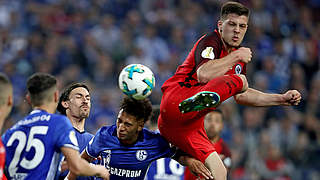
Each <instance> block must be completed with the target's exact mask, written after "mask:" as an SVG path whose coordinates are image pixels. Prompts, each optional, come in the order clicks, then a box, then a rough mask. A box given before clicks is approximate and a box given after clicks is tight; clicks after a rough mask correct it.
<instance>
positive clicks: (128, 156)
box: [68, 97, 212, 180]
mask: <svg viewBox="0 0 320 180" xmlns="http://www.w3.org/2000/svg"><path fill="white" fill-rule="evenodd" d="M151 113H152V105H151V102H150V100H148V99H144V100H134V99H131V98H128V97H125V98H124V99H123V101H122V103H121V105H120V111H119V114H118V119H117V123H116V125H112V126H104V127H102V128H101V129H99V130H98V132H97V133H96V135H95V137H94V138H93V139H92V140H91V141H90V143H89V145H88V146H87V147H86V150H85V151H84V152H83V153H82V155H81V156H82V158H84V159H87V160H88V161H89V162H91V161H92V160H93V159H94V158H97V157H98V156H101V157H102V160H101V162H102V164H103V165H104V166H105V167H106V168H107V169H108V170H109V173H110V180H114V179H117V180H118V179H134V180H143V179H144V177H145V175H146V173H147V170H148V168H149V165H150V164H151V162H152V161H155V160H157V159H159V158H163V157H173V156H174V155H175V151H174V150H173V148H171V147H170V145H169V143H168V142H167V141H166V140H165V139H164V138H163V137H162V136H161V135H160V134H159V133H154V132H151V131H149V130H147V129H144V124H145V122H146V121H147V120H149V118H150V116H151ZM177 133H179V132H177ZM175 157H176V158H177V160H178V161H179V162H180V163H181V164H183V165H187V166H188V167H189V168H191V169H193V170H192V171H193V172H194V173H196V174H200V175H202V176H204V177H206V178H207V179H209V177H210V178H212V176H211V174H210V172H209V170H208V169H207V168H206V167H205V166H204V164H202V163H201V162H200V161H198V160H196V159H194V158H191V157H189V156H184V155H177V154H176V156H175ZM74 178H75V176H74V175H73V174H72V173H71V174H69V175H68V179H69V180H72V179H74Z"/></svg>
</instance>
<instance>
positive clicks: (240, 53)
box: [197, 47, 252, 83]
mask: <svg viewBox="0 0 320 180" xmlns="http://www.w3.org/2000/svg"><path fill="white" fill-rule="evenodd" d="M214 56H215V55H213V57H214ZM204 57H206V56H203V55H200V57H199V56H198V58H204ZM251 57H252V53H251V50H250V49H249V48H245V47H241V48H239V49H238V50H236V51H233V52H231V53H230V54H228V55H227V56H225V57H223V58H220V59H213V60H209V61H207V62H206V63H204V64H202V65H201V66H200V67H199V68H198V69H197V77H198V81H199V82H201V83H207V82H208V81H210V80H211V79H213V78H216V77H218V76H223V75H224V74H225V73H226V72H227V71H229V70H230V68H232V67H233V65H235V64H236V63H237V62H239V61H242V62H245V63H248V62H250V61H251ZM208 58H209V56H208Z"/></svg>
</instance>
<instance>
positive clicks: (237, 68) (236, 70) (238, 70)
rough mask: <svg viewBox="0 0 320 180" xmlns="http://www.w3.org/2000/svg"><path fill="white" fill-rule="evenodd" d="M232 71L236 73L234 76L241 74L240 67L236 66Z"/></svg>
mask: <svg viewBox="0 0 320 180" xmlns="http://www.w3.org/2000/svg"><path fill="white" fill-rule="evenodd" d="M234 71H235V72H236V74H241V71H242V67H241V65H240V64H237V65H236V67H235V68H234Z"/></svg>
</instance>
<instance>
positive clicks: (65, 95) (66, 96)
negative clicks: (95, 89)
mask: <svg viewBox="0 0 320 180" xmlns="http://www.w3.org/2000/svg"><path fill="white" fill-rule="evenodd" d="M78 87H82V88H85V89H86V90H87V91H88V92H89V93H90V89H89V87H88V86H87V85H86V84H85V83H72V84H70V85H69V86H68V87H67V88H65V89H64V91H63V92H62V94H61V95H60V98H59V103H58V107H57V110H58V111H59V112H60V113H61V114H63V115H66V114H67V113H66V110H67V109H66V108H64V107H63V106H62V101H67V100H69V96H70V93H71V91H72V90H74V89H76V88H78Z"/></svg>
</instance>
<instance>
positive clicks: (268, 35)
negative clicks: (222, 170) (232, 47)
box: [0, 0, 320, 180]
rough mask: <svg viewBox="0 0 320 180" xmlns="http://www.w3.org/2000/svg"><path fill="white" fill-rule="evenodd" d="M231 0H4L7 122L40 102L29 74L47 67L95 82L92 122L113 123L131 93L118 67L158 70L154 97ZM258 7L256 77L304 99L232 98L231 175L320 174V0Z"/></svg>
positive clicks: (257, 2) (66, 79) (274, 179)
mask: <svg viewBox="0 0 320 180" xmlns="http://www.w3.org/2000/svg"><path fill="white" fill-rule="evenodd" d="M223 2H225V1H223V0H28V1H26V0H0V71H1V72H4V73H5V74H7V75H8V76H9V78H10V79H11V80H12V82H13V84H14V108H13V112H12V113H11V115H10V117H9V119H8V120H7V121H6V123H5V127H4V130H5V129H7V128H9V127H10V126H11V125H12V124H13V123H15V122H16V121H18V120H19V119H21V118H22V117H23V116H25V115H26V114H27V113H28V112H29V111H30V106H29V105H28V103H26V101H25V98H24V96H25V94H26V88H25V84H26V79H27V77H28V76H29V75H31V74H32V73H34V72H47V73H50V74H53V75H55V76H56V77H58V79H59V88H60V89H63V88H64V87H65V86H66V85H68V84H70V83H72V82H86V83H88V85H89V86H90V87H91V96H92V109H91V115H90V117H89V119H88V120H87V122H86V129H87V130H88V131H89V132H91V133H95V132H96V130H97V129H98V128H100V127H101V126H102V125H110V124H113V123H114V122H115V120H116V114H115V113H116V112H117V110H118V105H119V102H120V99H121V98H122V96H123V94H122V93H121V92H120V90H119V89H118V83H117V80H118V74H119V73H120V71H121V69H122V68H123V67H124V66H125V65H127V64H130V63H141V64H144V65H147V66H149V67H150V68H151V69H152V71H153V72H154V74H155V77H156V88H155V89H154V91H153V93H152V95H151V97H150V99H151V100H152V103H153V104H154V105H158V104H160V100H161V91H160V87H161V85H162V84H163V82H164V81H165V80H167V79H168V78H169V77H170V76H171V75H172V74H173V73H174V72H175V69H176V67H177V66H178V65H179V64H180V63H182V62H183V61H184V58H185V57H186V56H187V55H188V52H189V50H191V48H192V46H193V44H194V43H195V42H196V40H197V39H198V38H200V37H201V36H202V35H203V34H205V33H207V32H210V31H213V30H214V29H215V28H216V24H217V21H218V18H219V12H220V7H221V4H222V3H223ZM240 2H241V3H243V4H245V5H246V6H248V7H249V8H250V9H251V15H250V23H249V28H248V31H247V34H246V36H245V39H244V43H243V44H242V45H243V46H246V47H249V48H251V50H252V52H253V60H252V61H251V62H250V64H248V67H247V78H248V80H249V84H250V85H251V86H252V87H254V88H256V89H259V90H262V91H264V92H275V93H281V92H284V91H285V90H288V89H297V90H299V91H300V92H301V93H302V97H303V101H302V103H301V104H300V105H299V106H297V107H273V108H252V107H244V106H239V105H236V104H235V103H234V101H233V100H229V101H228V102H226V103H224V104H223V105H222V107H221V109H222V111H223V112H224V115H225V128H224V131H223V135H222V137H223V138H224V140H225V141H226V142H227V143H228V144H229V146H230V148H231V150H232V157H233V165H232V169H231V174H230V176H231V179H235V180H244V179H266V180H267V179H268V180H280V179H281V180H289V179H320V120H319V119H320V71H319V63H320V1H319V0H268V1H264V0H243V1H240Z"/></svg>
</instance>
